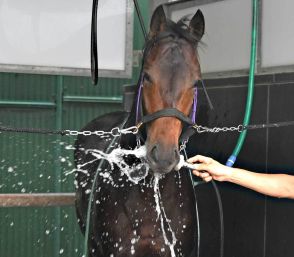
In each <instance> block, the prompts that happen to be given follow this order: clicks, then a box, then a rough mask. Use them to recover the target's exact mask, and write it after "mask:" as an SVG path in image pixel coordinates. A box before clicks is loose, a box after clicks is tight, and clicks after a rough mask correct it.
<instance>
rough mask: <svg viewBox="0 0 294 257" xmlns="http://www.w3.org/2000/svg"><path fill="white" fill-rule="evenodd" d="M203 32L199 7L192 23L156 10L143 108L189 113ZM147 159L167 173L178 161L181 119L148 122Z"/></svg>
mask: <svg viewBox="0 0 294 257" xmlns="http://www.w3.org/2000/svg"><path fill="white" fill-rule="evenodd" d="M203 34H204V17H203V14H202V12H201V11H200V10H198V11H197V12H196V14H195V15H194V16H193V18H192V19H191V21H190V22H189V25H185V24H184V23H183V22H181V23H177V24H176V23H174V22H172V21H169V20H167V18H166V16H165V14H164V10H163V8H162V7H161V6H160V7H158V8H157V9H156V11H155V12H154V14H153V16H152V19H151V25H150V32H149V40H148V42H147V43H146V47H145V53H144V66H143V74H144V77H143V91H142V96H143V109H144V114H145V115H146V114H152V113H155V112H157V111H160V110H162V109H166V108H176V109H177V110H179V111H180V112H182V113H183V114H184V115H185V116H189V114H190V112H191V108H192V103H193V96H194V90H195V88H194V87H195V86H194V85H195V82H196V81H198V80H200V79H201V72H200V65H199V61H198V55H197V52H196V47H197V43H198V42H199V41H200V39H201V37H202V36H203ZM146 127H147V140H146V146H147V162H148V164H149V165H150V167H151V169H152V170H153V171H154V172H155V173H160V174H164V173H168V172H170V171H171V170H173V168H174V167H175V166H176V164H177V163H178V161H179V137H180V135H181V133H182V128H183V124H182V121H181V120H179V119H178V118H176V117H160V118H157V119H155V120H153V121H151V122H148V123H147V125H146Z"/></svg>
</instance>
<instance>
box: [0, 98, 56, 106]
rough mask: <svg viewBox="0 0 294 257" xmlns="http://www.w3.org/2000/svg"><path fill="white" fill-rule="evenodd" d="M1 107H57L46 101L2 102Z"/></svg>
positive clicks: (0, 101)
mask: <svg viewBox="0 0 294 257" xmlns="http://www.w3.org/2000/svg"><path fill="white" fill-rule="evenodd" d="M0 106H1V107H2V106H4V107H23V108H25V107H27V108H29V107H41V108H54V107H55V106H56V105H55V103H53V102H46V101H17V100H0Z"/></svg>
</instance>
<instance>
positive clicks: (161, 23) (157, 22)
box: [148, 5, 167, 38]
mask: <svg viewBox="0 0 294 257" xmlns="http://www.w3.org/2000/svg"><path fill="white" fill-rule="evenodd" d="M166 23H167V20H166V16H165V12H164V8H163V6H162V5H160V6H158V7H157V8H156V10H155V11H154V13H153V15H152V18H151V23H150V31H149V35H148V36H149V38H153V37H155V36H156V35H158V34H159V33H160V32H161V31H163V30H164V29H165V26H166Z"/></svg>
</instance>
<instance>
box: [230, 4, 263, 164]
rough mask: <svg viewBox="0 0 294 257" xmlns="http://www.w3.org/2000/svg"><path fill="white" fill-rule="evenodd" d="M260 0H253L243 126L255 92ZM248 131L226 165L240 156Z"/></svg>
mask: <svg viewBox="0 0 294 257" xmlns="http://www.w3.org/2000/svg"><path fill="white" fill-rule="evenodd" d="M257 23H258V0H252V32H251V54H250V71H249V81H248V92H247V102H246V110H245V115H244V120H243V126H247V125H248V124H249V121H250V116H251V110H252V102H253V93H254V73H255V64H256V45H257V30H258V24H257ZM246 135H247V131H246V130H243V131H242V132H241V134H240V136H239V138H238V142H237V144H236V146H235V149H234V151H233V153H232V155H231V156H230V158H229V159H228V160H227V163H226V165H227V166H229V167H232V166H233V165H234V163H235V161H236V159H237V157H238V154H239V152H240V151H241V149H242V146H243V144H244V141H245V138H246Z"/></svg>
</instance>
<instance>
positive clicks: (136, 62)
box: [133, 50, 143, 67]
mask: <svg viewBox="0 0 294 257" xmlns="http://www.w3.org/2000/svg"><path fill="white" fill-rule="evenodd" d="M142 57H143V51H142V50H134V51H133V67H139V66H140V64H141V60H142Z"/></svg>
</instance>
